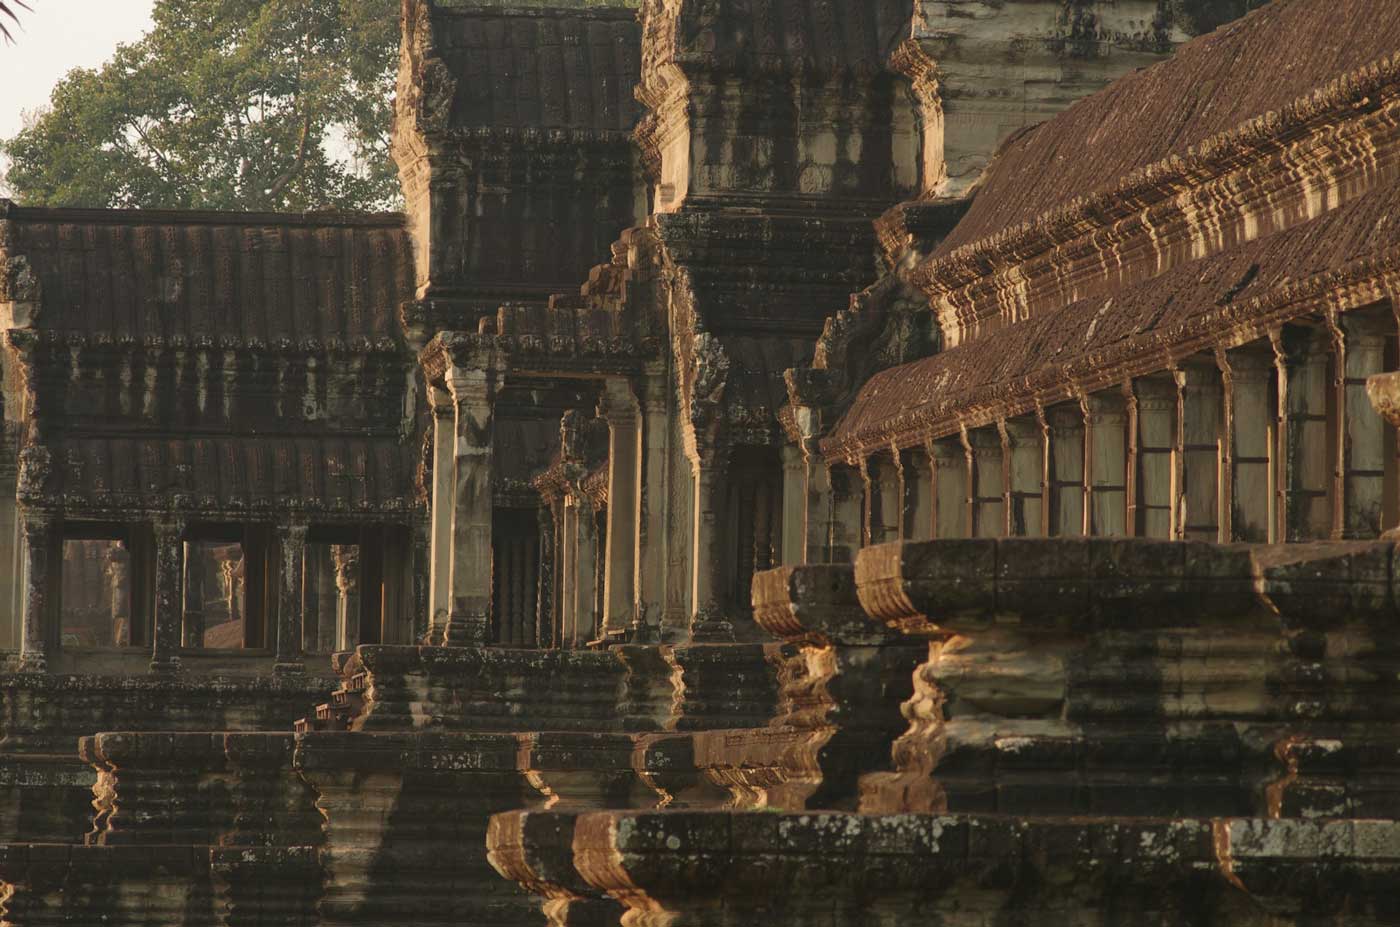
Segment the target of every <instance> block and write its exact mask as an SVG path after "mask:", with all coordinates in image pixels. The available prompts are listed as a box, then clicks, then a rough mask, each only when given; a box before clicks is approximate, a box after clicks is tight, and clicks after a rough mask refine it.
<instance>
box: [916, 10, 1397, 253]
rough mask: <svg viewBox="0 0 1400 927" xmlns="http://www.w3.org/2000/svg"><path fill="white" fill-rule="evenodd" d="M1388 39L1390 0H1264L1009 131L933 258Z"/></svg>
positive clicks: (1313, 83) (1339, 69)
mask: <svg viewBox="0 0 1400 927" xmlns="http://www.w3.org/2000/svg"><path fill="white" fill-rule="evenodd" d="M1397 49H1400V16H1397V15H1395V9H1394V7H1393V4H1392V0H1336V2H1328V3H1317V2H1314V0H1274V2H1272V3H1269V4H1266V5H1265V6H1263V7H1261V8H1260V9H1258V10H1256V11H1254V12H1253V13H1250V14H1249V15H1247V16H1245V17H1244V18H1243V19H1240V20H1237V21H1236V22H1233V23H1230V24H1228V25H1226V26H1222V27H1221V28H1220V29H1217V30H1216V31H1215V32H1212V33H1209V34H1207V35H1204V36H1202V37H1200V38H1198V39H1196V40H1195V41H1192V42H1189V43H1187V44H1186V45H1183V46H1182V47H1181V48H1180V49H1179V50H1178V51H1177V52H1176V54H1174V55H1173V56H1172V57H1170V58H1168V59H1167V60H1165V61H1163V62H1161V63H1160V64H1156V65H1154V66H1152V67H1150V68H1145V69H1143V70H1141V71H1138V72H1136V73H1133V74H1129V75H1127V76H1125V77H1123V78H1121V79H1119V80H1117V81H1115V82H1114V83H1113V84H1112V85H1111V86H1109V87H1108V88H1106V89H1105V90H1103V91H1102V92H1100V93H1097V94H1094V95H1093V96H1091V97H1087V98H1085V99H1084V100H1081V101H1080V102H1079V103H1077V104H1075V105H1074V106H1071V107H1070V108H1069V109H1067V110H1065V111H1064V112H1063V113H1061V114H1060V115H1058V116H1056V117H1055V118H1054V119H1051V120H1049V121H1048V122H1045V123H1043V124H1041V125H1039V126H1036V127H1033V128H1031V129H1028V130H1026V131H1024V132H1022V133H1020V134H1018V135H1016V136H1013V137H1012V138H1011V139H1009V140H1008V141H1007V143H1006V144H1005V146H1004V147H1003V149H1002V151H1001V152H1000V153H999V155H998V156H997V157H996V159H995V160H994V161H993V162H992V164H991V166H990V167H989V169H988V171H987V173H986V175H985V177H984V179H983V181H982V183H981V189H980V191H979V192H978V194H977V197H976V199H975V201H974V202H973V205H972V208H971V209H970V210H969V212H968V215H967V217H966V219H964V220H963V222H962V223H961V224H960V225H959V226H958V227H957V228H956V229H954V230H953V232H952V234H950V235H949V236H948V237H947V239H945V240H944V242H943V244H942V246H941V247H940V248H939V249H938V251H937V252H936V253H935V260H936V259H937V257H939V256H942V255H946V254H949V253H950V252H952V251H954V250H956V249H957V248H959V247H962V246H964V245H968V244H971V243H973V242H976V241H978V240H980V239H983V238H986V237H987V236H990V235H995V234H997V233H999V232H1002V231H1004V230H1006V229H1009V228H1011V227H1013V226H1016V225H1018V224H1020V223H1024V222H1030V221H1031V220H1033V219H1035V218H1036V217H1037V216H1039V215H1041V214H1043V213H1046V212H1049V211H1051V210H1054V209H1056V208H1057V207H1060V206H1062V205H1064V204H1065V203H1066V202H1067V201H1069V200H1071V199H1073V198H1076V197H1084V196H1088V195H1091V194H1093V193H1095V192H1100V191H1104V190H1107V189H1111V188H1113V187H1115V186H1117V185H1118V182H1119V181H1120V180H1121V179H1123V178H1124V177H1126V175H1128V174H1130V173H1132V172H1133V171H1135V170H1139V169H1141V168H1145V167H1147V166H1148V165H1152V164H1155V163H1157V162H1159V161H1162V160H1164V159H1167V158H1172V157H1180V156H1182V155H1185V154H1186V153H1187V152H1188V150H1189V149H1191V148H1192V146H1195V145H1197V144H1198V143H1200V142H1203V141H1205V140H1206V139H1209V138H1210V137H1211V136H1214V135H1218V134H1220V133H1223V132H1227V131H1229V130H1231V129H1233V128H1235V127H1236V126H1238V125H1240V124H1242V123H1244V122H1247V121H1249V120H1250V119H1253V118H1255V117H1258V116H1262V115H1264V114H1267V113H1271V112H1275V111H1278V110H1280V109H1282V108H1284V107H1285V106H1287V105H1288V104H1290V103H1292V102H1293V101H1294V100H1296V99H1298V98H1300V97H1303V96H1305V95H1307V94H1309V93H1311V92H1313V91H1314V90H1315V89H1317V88H1319V87H1322V86H1324V85H1325V84H1327V83H1328V82H1329V81H1331V80H1333V79H1334V78H1337V77H1339V76H1341V75H1343V74H1345V73H1348V72H1351V71H1353V70H1355V69H1357V68H1358V67H1361V66H1363V65H1365V64H1368V63H1370V62H1372V61H1376V60H1378V59H1381V58H1385V57H1387V56H1389V55H1391V54H1393V53H1395V52H1396V50H1397Z"/></svg>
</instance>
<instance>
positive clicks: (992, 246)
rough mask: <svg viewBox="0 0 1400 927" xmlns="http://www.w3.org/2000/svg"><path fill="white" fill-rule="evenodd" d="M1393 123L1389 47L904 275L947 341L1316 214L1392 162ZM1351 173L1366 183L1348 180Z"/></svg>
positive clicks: (1396, 74) (1397, 152)
mask: <svg viewBox="0 0 1400 927" xmlns="http://www.w3.org/2000/svg"><path fill="white" fill-rule="evenodd" d="M1397 126H1400V55H1396V56H1392V57H1391V58H1387V59H1384V60H1382V61H1380V62H1376V63H1373V64H1370V65H1368V66H1366V67H1364V68H1361V69H1358V70H1356V71H1353V72H1351V73H1350V74H1347V75H1345V76H1343V77H1341V78H1338V79H1337V80H1335V81H1333V82H1332V83H1330V84H1328V85H1327V86H1326V87H1323V88H1320V89H1319V90H1317V91H1316V92H1315V93H1313V94H1311V95H1309V96H1307V97H1304V98H1301V99H1299V100H1296V101H1294V102H1293V103H1292V104H1290V105H1289V106H1287V107H1284V108H1283V109H1282V110H1280V111H1278V112H1274V113H1267V114H1265V115H1262V116H1259V117H1257V118H1255V119H1252V120H1249V121H1248V122H1245V123H1243V124H1241V125H1240V126H1237V127H1236V128H1235V129H1232V130H1230V131H1228V132H1224V133H1221V134H1219V135H1216V136H1213V137H1211V138H1209V139H1207V140H1205V141H1203V142H1201V143H1200V144H1199V145H1196V146H1194V147H1193V148H1192V149H1190V150H1189V151H1188V152H1187V153H1186V154H1185V155H1183V156H1181V157H1172V158H1169V159H1166V160H1163V161H1159V162H1157V163H1154V164H1151V165H1148V166H1146V167H1144V168H1141V169H1139V170H1137V171H1135V172H1133V173H1132V174H1129V175H1128V176H1126V177H1124V178H1123V179H1122V180H1120V181H1119V182H1118V183H1116V184H1114V185H1113V187H1111V188H1110V189H1106V190H1104V191H1101V192H1096V193H1093V194H1088V195H1084V196H1080V197H1076V198H1074V199H1072V200H1070V201H1068V202H1067V203H1066V204H1064V205H1063V206H1061V207H1060V208H1058V209H1056V210H1054V211H1053V212H1049V213H1046V214H1043V215H1042V216H1040V217H1038V218H1037V219H1035V220H1032V221H1030V222H1027V223H1023V224H1021V225H1018V226H1015V227H1012V228H1009V229H1006V230H1004V231H1002V232H1000V233H998V234H996V235H993V236H990V237H988V238H985V239H982V240H980V241H977V242H973V243H972V244H968V245H965V246H963V247H961V248H958V249H956V250H954V251H952V252H950V253H948V254H946V255H942V256H938V257H935V258H931V259H929V260H928V261H926V262H925V263H923V264H922V265H920V266H919V267H918V268H917V269H915V270H914V271H912V272H911V274H910V279H911V281H912V282H914V283H915V284H916V285H918V286H919V287H920V288H921V289H922V290H923V291H924V292H925V294H926V295H927V296H928V299H929V302H930V304H931V305H932V307H933V309H934V311H935V312H936V313H937V315H938V317H939V319H940V324H941V325H942V326H943V328H944V330H945V333H946V334H947V335H948V337H949V338H950V340H951V341H952V342H953V343H956V342H957V341H960V340H963V339H965V338H966V337H969V336H971V335H973V334H974V333H975V332H976V331H978V330H979V329H980V328H982V327H985V326H988V325H995V324H1004V323H1007V322H1014V321H1017V320H1019V319H1020V318H1024V317H1026V315H1027V314H1033V313H1034V312H1036V311H1038V310H1039V309H1041V308H1042V307H1045V306H1049V305H1054V304H1056V303H1057V302H1059V303H1062V302H1065V301H1068V300H1071V299H1075V298H1081V297H1083V296H1086V295H1090V294H1091V293H1094V292H1098V291H1103V290H1105V289H1106V288H1107V289H1111V286H1109V284H1110V283H1111V282H1114V281H1120V282H1119V285H1121V281H1122V280H1123V279H1125V278H1127V279H1128V280H1129V281H1131V280H1132V279H1141V278H1142V277H1145V276H1151V275H1152V274H1154V273H1160V272H1161V271H1163V270H1165V269H1167V268H1169V267H1170V266H1172V265H1173V264H1174V263H1180V262H1181V261H1183V260H1194V259H1199V258H1201V257H1205V256H1208V255H1209V254H1211V253H1215V252H1217V251H1219V250H1221V249H1222V248H1224V247H1226V246H1227V244H1229V245H1234V244H1237V243H1238V242H1240V241H1247V240H1250V239H1251V238H1255V237H1258V236H1259V235H1261V234H1268V233H1269V232H1271V231H1278V230H1279V228H1280V227H1285V228H1286V227H1287V226H1288V225H1290V224H1296V223H1298V222H1301V221H1306V220H1307V219H1311V218H1315V217H1316V216H1317V215H1318V214H1320V213H1321V212H1324V211H1326V210H1327V209H1330V208H1335V207H1336V206H1337V205H1338V203H1340V202H1345V199H1346V198H1347V197H1348V196H1356V195H1359V193H1360V192H1364V190H1365V189H1368V188H1369V187H1371V186H1374V185H1375V184H1376V183H1377V182H1379V180H1380V179H1381V175H1385V174H1393V173H1395V172H1396V171H1397V170H1400V165H1398V164H1397V162H1398V161H1400V145H1397V144H1396V129H1397ZM1363 176H1364V177H1365V178H1366V180H1367V182H1366V183H1359V184H1358V183H1354V182H1351V180H1352V178H1353V177H1363ZM1321 190H1325V191H1327V193H1326V195H1320V194H1319V191H1321ZM1279 223H1282V225H1281V226H1280V225H1279Z"/></svg>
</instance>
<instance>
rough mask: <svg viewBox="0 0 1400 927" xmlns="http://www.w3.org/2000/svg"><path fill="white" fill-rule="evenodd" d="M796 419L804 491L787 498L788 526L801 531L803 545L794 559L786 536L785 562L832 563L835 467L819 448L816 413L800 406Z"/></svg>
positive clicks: (817, 417)
mask: <svg viewBox="0 0 1400 927" xmlns="http://www.w3.org/2000/svg"><path fill="white" fill-rule="evenodd" d="M793 415H794V420H795V421H796V422H797V428H798V431H799V433H800V436H801V439H800V444H799V445H798V446H797V447H796V451H797V453H798V455H799V457H800V458H801V467H802V476H801V480H802V482H801V489H800V490H799V491H797V492H794V494H793V495H787V494H786V492H784V495H783V519H784V524H787V523H788V522H789V521H791V522H793V523H794V524H793V526H792V528H791V531H792V533H793V534H794V535H796V533H797V531H798V530H799V527H800V530H801V532H802V534H801V543H800V544H799V545H797V553H796V555H795V556H793V557H789V556H788V554H787V551H788V544H787V541H786V536H787V535H786V533H785V535H784V538H785V540H784V543H783V551H784V562H785V563H829V562H830V561H831V559H832V551H831V545H832V540H831V530H832V519H833V513H832V492H831V468H830V467H828V466H827V463H826V461H825V460H824V459H823V458H822V455H821V449H820V448H819V446H818V441H819V432H820V430H821V420H820V417H819V415H818V413H817V411H816V410H814V409H811V408H808V407H805V406H798V407H796V408H795V409H794V410H793ZM783 460H784V468H785V469H784V473H786V472H787V470H786V466H787V457H784V458H783Z"/></svg>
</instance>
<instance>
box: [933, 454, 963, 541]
mask: <svg viewBox="0 0 1400 927" xmlns="http://www.w3.org/2000/svg"><path fill="white" fill-rule="evenodd" d="M928 450H929V459H930V460H931V461H932V464H933V504H934V513H933V523H934V531H935V534H934V536H935V537H937V538H965V537H968V536H969V534H970V525H969V524H968V514H967V500H968V496H969V488H968V478H967V477H968V474H967V451H966V450H964V448H963V446H962V438H961V437H958V438H944V439H943V440H941V441H935V442H933V443H932V444H930V445H929V449H928Z"/></svg>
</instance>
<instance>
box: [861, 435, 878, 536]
mask: <svg viewBox="0 0 1400 927" xmlns="http://www.w3.org/2000/svg"><path fill="white" fill-rule="evenodd" d="M856 473H857V474H859V476H860V482H859V483H858V484H857V485H858V486H859V488H860V546H861V547H869V546H870V545H871V544H872V543H874V542H873V541H872V540H871V534H872V525H871V516H872V514H873V513H874V511H875V507H876V506H877V505H878V504H879V502H878V501H877V500H876V499H875V493H874V491H873V488H872V486H871V485H870V484H871V480H870V458H869V457H861V458H860V459H859V460H857V461H856Z"/></svg>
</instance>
